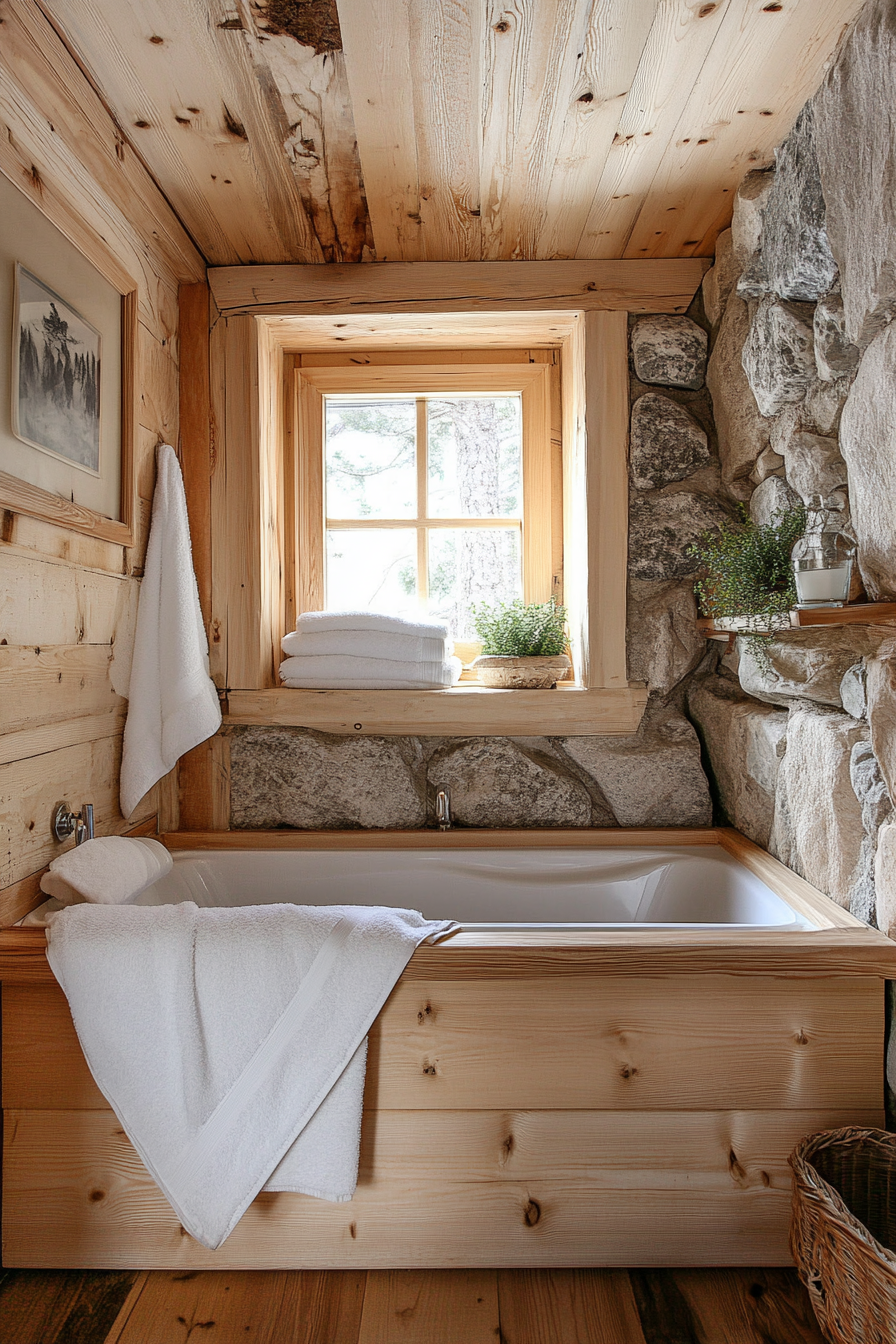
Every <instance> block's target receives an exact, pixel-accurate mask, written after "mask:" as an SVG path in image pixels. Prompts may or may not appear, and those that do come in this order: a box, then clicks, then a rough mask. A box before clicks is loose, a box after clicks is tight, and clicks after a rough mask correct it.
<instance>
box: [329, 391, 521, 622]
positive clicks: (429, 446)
mask: <svg viewBox="0 0 896 1344" xmlns="http://www.w3.org/2000/svg"><path fill="white" fill-rule="evenodd" d="M323 420H324V435H325V444H324V462H325V467H324V504H325V519H326V522H325V525H326V530H327V549H326V565H325V591H324V605H325V606H326V607H327V608H328V609H331V610H339V609H340V608H341V609H352V608H358V607H361V608H365V607H368V608H370V609H371V610H379V611H383V610H387V611H390V612H393V613H394V614H396V615H408V616H412V615H415V614H418V613H420V612H425V613H427V614H428V615H429V616H430V617H431V618H433V619H438V620H444V621H445V622H446V623H447V624H448V626H449V628H450V629H451V631H452V634H453V635H454V636H455V638H456V639H459V640H474V639H475V637H476V635H475V627H474V624H473V610H472V609H473V606H474V605H475V603H477V602H482V601H496V600H497V601H505V600H510V599H512V598H514V597H520V596H522V595H523V529H524V523H525V519H524V506H523V475H524V472H523V413H522V396H521V393H520V392H519V391H513V392H509V393H502V394H499V395H496V394H495V393H493V392H488V393H486V392H482V393H476V392H466V393H464V394H463V395H454V396H450V395H445V394H441V395H432V396H427V395H423V396H419V395H418V396H416V397H410V396H408V397H387V396H384V395H381V396H370V395H366V396H365V395H355V396H353V395H350V394H333V395H327V396H325V398H324V417H323ZM409 523H410V525H411V526H410V527H409V526H408V524H409Z"/></svg>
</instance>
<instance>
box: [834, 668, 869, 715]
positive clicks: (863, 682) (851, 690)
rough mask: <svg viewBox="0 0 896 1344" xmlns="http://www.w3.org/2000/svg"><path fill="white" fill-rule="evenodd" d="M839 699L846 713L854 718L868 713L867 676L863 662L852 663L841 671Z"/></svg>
mask: <svg viewBox="0 0 896 1344" xmlns="http://www.w3.org/2000/svg"><path fill="white" fill-rule="evenodd" d="M840 701H841V703H842V705H843V708H844V709H845V710H846V712H847V714H850V715H851V716H852V717H853V718H854V719H864V718H866V717H867V715H868V691H867V676H866V673H865V664H864V662H858V663H853V665H852V667H848V668H847V669H846V671H845V672H844V673H843V677H842V680H841V682H840Z"/></svg>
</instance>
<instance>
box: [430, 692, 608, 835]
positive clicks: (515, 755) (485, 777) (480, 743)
mask: <svg viewBox="0 0 896 1344" xmlns="http://www.w3.org/2000/svg"><path fill="white" fill-rule="evenodd" d="M545 694H546V695H549V694H550V692H549V691H546V692H545ZM546 745H547V744H545V746H546ZM428 779H429V784H430V787H431V788H432V789H433V790H437V789H442V788H447V789H449V790H450V792H451V811H452V814H453V816H454V819H455V821H456V822H457V823H458V824H459V825H460V826H493V827H494V826H515V827H516V826H529V827H541V826H590V825H591V821H592V807H591V797H590V795H589V793H588V790H587V789H586V788H585V787H584V785H583V784H582V783H580V781H579V780H578V779H575V778H573V777H571V776H570V775H568V774H566V773H564V772H563V771H562V770H561V769H560V768H559V766H558V763H557V761H556V759H554V758H553V757H552V755H551V754H550V753H549V752H548V751H547V750H544V751H539V750H538V749H537V748H536V749H533V748H532V747H531V746H530V747H529V748H528V749H527V748H526V747H523V746H521V745H520V744H518V743H516V742H514V741H512V740H511V739H509V738H504V737H472V738H465V739H463V740H461V741H459V742H450V743H448V744H447V745H446V746H445V747H443V748H441V749H439V750H438V751H437V752H436V753H435V754H434V755H433V757H432V758H431V759H430V762H429V769H428Z"/></svg>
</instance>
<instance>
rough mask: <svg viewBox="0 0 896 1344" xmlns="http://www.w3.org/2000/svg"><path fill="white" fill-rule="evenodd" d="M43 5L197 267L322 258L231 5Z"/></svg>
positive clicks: (114, 1) (117, 1)
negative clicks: (172, 213)
mask: <svg viewBox="0 0 896 1344" xmlns="http://www.w3.org/2000/svg"><path fill="white" fill-rule="evenodd" d="M44 4H45V6H46V8H47V10H48V11H49V12H50V13H51V14H52V16H53V18H54V19H55V20H56V21H57V22H58V23H59V25H60V27H62V28H63V29H64V30H65V32H66V34H67V35H68V36H69V37H70V38H71V39H72V41H73V42H74V44H75V46H76V48H77V49H78V51H79V52H80V53H81V54H82V56H83V58H84V60H85V63H86V64H87V65H88V66H89V69H90V71H91V73H92V75H93V78H94V79H95V81H96V84H97V86H98V87H99V88H101V89H102V90H103V93H104V95H105V96H106V98H107V99H108V101H109V103H110V105H111V107H112V109H113V111H114V112H115V115H116V117H117V118H118V120H119V122H120V124H121V126H122V128H123V130H124V132H125V134H126V135H127V136H128V138H129V139H130V140H131V141H132V142H133V143H134V145H135V146H136V148H137V150H138V152H139V153H140V154H141V155H142V156H143V158H144V160H145V161H146V163H147V164H148V165H149V167H150V169H151V171H152V172H153V173H154V174H155V176H156V177H157V178H158V180H159V181H160V182H161V183H162V185H163V187H164V189H165V192H166V194H167V196H168V199H169V200H170V201H171V203H172V205H173V206H174V209H175V210H176V211H177V213H178V215H179V216H180V218H181V219H182V220H183V222H184V224H185V225H186V226H187V228H188V229H189V230H190V232H191V233H192V235H193V237H194V238H195V240H196V242H197V244H198V246H199V248H200V250H201V251H202V252H203V254H204V256H205V257H206V259H207V260H208V261H213V262H218V263H222V262H231V263H234V262H246V261H252V260H254V259H255V258H257V257H265V258H266V259H267V258H270V259H272V260H274V259H276V260H278V261H303V262H312V261H322V260H323V256H322V253H321V249H320V247H319V245H318V242H317V239H316V237H315V234H314V231H313V229H312V227H311V225H310V223H309V220H308V217H307V214H306V212H305V207H304V204H303V202H302V195H301V191H300V189H299V186H298V184H297V182H296V180H295V178H294V176H293V173H292V171H291V169H290V165H289V160H288V158H287V154H286V152H285V150H284V145H283V139H282V134H281V132H282V128H281V126H280V125H279V124H278V119H277V116H276V115H275V113H274V111H272V106H271V103H270V101H269V99H268V98H267V97H266V96H265V92H264V90H263V89H262V87H261V86H260V84H259V81H258V79H257V78H256V74H255V70H254V68H253V62H252V57H251V53H250V51H249V48H248V46H247V43H246V40H245V34H244V31H243V30H242V26H241V20H239V19H235V18H234V14H235V13H236V11H235V10H234V6H233V5H231V4H228V3H227V0H146V2H141V3H140V4H139V5H136V4H123V3H121V0H81V3H79V4H77V5H72V4H68V3H66V0H44ZM234 23H240V27H234V26H233V25H234ZM281 112H282V108H281Z"/></svg>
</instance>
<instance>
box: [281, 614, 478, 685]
mask: <svg viewBox="0 0 896 1344" xmlns="http://www.w3.org/2000/svg"><path fill="white" fill-rule="evenodd" d="M451 649H452V646H451V643H450V641H449V639H448V627H447V626H445V625H437V624H427V623H424V622H419V623H418V622H414V621H405V620H402V619H401V617H399V616H380V615H378V614H377V613H376V612H371V611H306V612H305V613H304V614H303V615H302V616H300V617H299V619H298V622H297V625H296V629H295V630H294V631H293V633H292V634H289V635H286V636H285V637H284V639H283V652H284V653H285V654H286V658H285V660H284V662H282V663H281V664H280V679H281V681H282V682H283V684H284V686H292V687H295V688H299V689H306V690H312V689H328V690H373V691H389V690H391V691H405V690H410V691H436V690H444V689H445V687H447V686H453V685H454V683H455V682H456V681H457V680H458V678H459V677H460V674H461V661H460V659H459V658H453V657H452V656H451Z"/></svg>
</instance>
